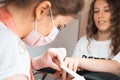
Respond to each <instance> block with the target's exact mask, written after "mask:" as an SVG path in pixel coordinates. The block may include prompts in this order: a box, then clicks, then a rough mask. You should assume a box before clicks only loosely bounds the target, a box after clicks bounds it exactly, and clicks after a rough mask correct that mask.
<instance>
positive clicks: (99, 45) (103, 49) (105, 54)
mask: <svg viewBox="0 0 120 80" xmlns="http://www.w3.org/2000/svg"><path fill="white" fill-rule="evenodd" d="M110 43H111V40H106V41H96V40H95V39H91V40H90V45H89V46H88V44H89V41H88V40H87V37H86V36H83V37H82V38H80V40H79V41H78V43H77V44H76V47H75V49H74V52H73V56H77V57H78V56H79V57H83V58H94V59H112V60H116V61H118V62H120V52H119V53H118V54H117V55H115V56H114V55H112V54H111V48H110Z"/></svg>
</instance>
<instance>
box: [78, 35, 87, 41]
mask: <svg viewBox="0 0 120 80" xmlns="http://www.w3.org/2000/svg"><path fill="white" fill-rule="evenodd" d="M78 42H88V39H87V36H86V35H84V36H82V37H81V38H80V39H79V41H78Z"/></svg>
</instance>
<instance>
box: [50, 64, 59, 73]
mask: <svg viewBox="0 0 120 80" xmlns="http://www.w3.org/2000/svg"><path fill="white" fill-rule="evenodd" d="M49 67H51V68H53V69H56V70H58V71H61V69H60V67H59V66H58V65H57V64H55V63H53V62H52V63H51V64H50V65H49Z"/></svg>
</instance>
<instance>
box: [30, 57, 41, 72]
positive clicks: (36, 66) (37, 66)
mask: <svg viewBox="0 0 120 80" xmlns="http://www.w3.org/2000/svg"><path fill="white" fill-rule="evenodd" d="M32 67H33V69H35V70H37V69H41V67H42V65H41V56H39V57H35V58H33V59H32Z"/></svg>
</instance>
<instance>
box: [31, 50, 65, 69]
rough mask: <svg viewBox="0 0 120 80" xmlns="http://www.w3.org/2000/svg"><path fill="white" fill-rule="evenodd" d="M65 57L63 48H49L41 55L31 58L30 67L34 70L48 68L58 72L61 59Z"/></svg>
mask: <svg viewBox="0 0 120 80" xmlns="http://www.w3.org/2000/svg"><path fill="white" fill-rule="evenodd" d="M65 57H66V49H65V48H50V49H48V51H47V52H46V53H44V54H43V55H41V56H38V57H35V58H33V59H32V65H33V67H34V69H36V70H37V69H42V68H46V67H50V68H53V69H56V70H58V71H60V70H61V69H60V67H59V65H62V63H63V59H64V58H65ZM56 62H57V63H56Z"/></svg>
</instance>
